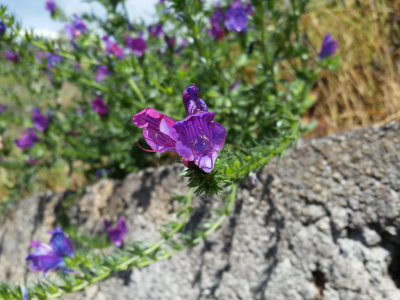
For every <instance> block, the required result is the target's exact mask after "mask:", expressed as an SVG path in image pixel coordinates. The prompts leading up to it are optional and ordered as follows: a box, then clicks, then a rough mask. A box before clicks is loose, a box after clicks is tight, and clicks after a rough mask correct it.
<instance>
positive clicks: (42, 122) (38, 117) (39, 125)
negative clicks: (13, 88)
mask: <svg viewBox="0 0 400 300" xmlns="http://www.w3.org/2000/svg"><path fill="white" fill-rule="evenodd" d="M32 122H33V126H35V127H36V129H37V130H39V131H45V130H46V128H47V126H48V125H49V120H48V119H47V118H46V117H45V116H44V115H43V114H42V113H41V112H40V109H39V108H37V107H35V108H34V109H32Z"/></svg>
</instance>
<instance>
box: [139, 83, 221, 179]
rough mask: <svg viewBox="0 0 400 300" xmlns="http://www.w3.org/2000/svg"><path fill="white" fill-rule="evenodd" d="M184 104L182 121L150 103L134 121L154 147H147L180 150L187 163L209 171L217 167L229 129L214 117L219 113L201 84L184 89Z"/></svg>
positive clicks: (178, 151)
mask: <svg viewBox="0 0 400 300" xmlns="http://www.w3.org/2000/svg"><path fill="white" fill-rule="evenodd" d="M183 104H184V106H185V110H186V118H185V119H183V120H182V121H175V120H173V119H172V118H170V117H168V116H166V115H164V114H162V113H160V112H158V111H157V110H155V109H153V108H149V107H147V108H145V109H144V110H143V111H141V112H139V113H137V114H135V115H133V118H132V120H133V124H135V125H136V126H137V127H139V128H143V138H144V139H145V140H146V142H147V144H148V145H149V146H150V147H151V149H152V150H146V151H149V152H159V153H162V152H165V151H176V153H177V154H178V155H179V156H181V157H182V160H183V162H184V164H185V165H187V166H188V165H193V164H194V165H196V166H198V167H199V168H200V169H202V170H203V171H204V172H206V173H209V172H211V171H212V170H213V168H214V164H215V161H216V159H217V157H218V151H219V150H221V149H222V147H223V146H224V143H225V137H226V130H225V128H224V127H223V126H222V125H221V124H219V123H217V122H215V121H213V120H214V117H215V115H214V113H212V112H209V111H208V108H207V105H206V103H205V102H204V101H203V100H202V99H200V97H199V88H198V87H197V86H189V87H187V88H186V89H185V90H184V92H183ZM142 149H143V148H142ZM144 150H145V149H144Z"/></svg>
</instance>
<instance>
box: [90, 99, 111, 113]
mask: <svg viewBox="0 0 400 300" xmlns="http://www.w3.org/2000/svg"><path fill="white" fill-rule="evenodd" d="M91 103H92V109H93V110H94V111H95V112H97V114H98V115H99V116H101V117H103V116H105V115H107V114H108V105H107V103H106V102H104V101H103V99H102V98H101V97H98V98H96V99H93V100H92V101H91Z"/></svg>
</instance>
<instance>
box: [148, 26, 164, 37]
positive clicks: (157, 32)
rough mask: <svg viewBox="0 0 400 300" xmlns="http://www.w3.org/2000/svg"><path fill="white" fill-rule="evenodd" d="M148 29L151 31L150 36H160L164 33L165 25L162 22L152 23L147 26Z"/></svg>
mask: <svg viewBox="0 0 400 300" xmlns="http://www.w3.org/2000/svg"><path fill="white" fill-rule="evenodd" d="M147 30H148V31H149V36H150V37H151V38H154V37H159V36H161V35H162V34H163V25H162V23H158V24H154V25H150V26H148V27H147Z"/></svg>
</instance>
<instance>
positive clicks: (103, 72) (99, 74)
mask: <svg viewBox="0 0 400 300" xmlns="http://www.w3.org/2000/svg"><path fill="white" fill-rule="evenodd" d="M108 74H110V72H109V71H108V67H107V66H97V67H96V81H97V82H101V81H103V80H104V79H105V78H106V76H107V75H108Z"/></svg>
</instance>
